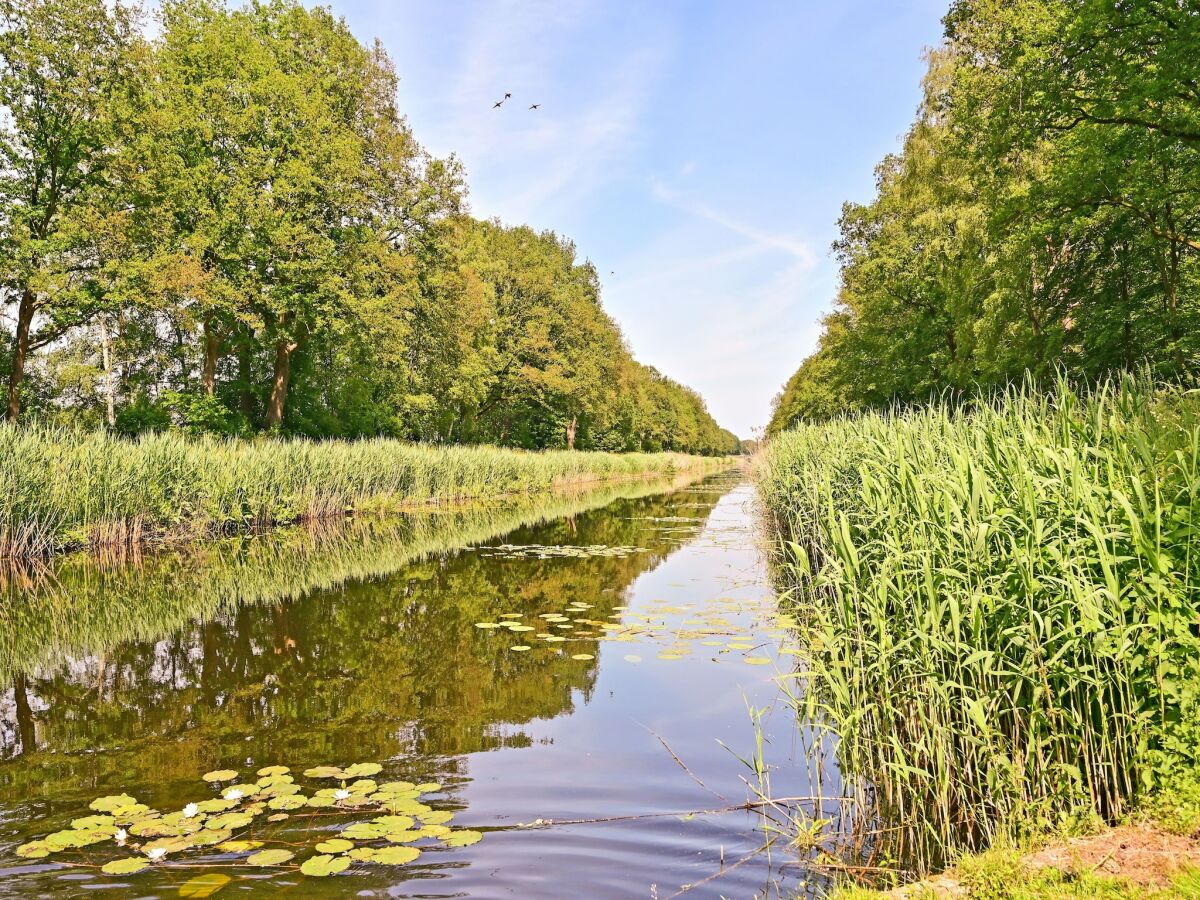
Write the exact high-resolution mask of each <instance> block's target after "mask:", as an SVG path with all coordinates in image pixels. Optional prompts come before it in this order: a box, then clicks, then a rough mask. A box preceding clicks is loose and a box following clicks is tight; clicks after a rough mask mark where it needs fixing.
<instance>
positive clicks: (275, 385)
mask: <svg viewBox="0 0 1200 900" xmlns="http://www.w3.org/2000/svg"><path fill="white" fill-rule="evenodd" d="M295 349H296V345H295V344H291V343H288V342H287V341H286V340H281V341H277V342H276V343H275V374H274V377H272V379H271V399H270V401H269V402H268V403H267V429H268V430H270V429H273V428H278V427H279V425H280V424H281V423H282V422H283V407H284V404H285V403H286V402H287V391H288V380H289V379H290V378H291V377H292V351H293V350H295Z"/></svg>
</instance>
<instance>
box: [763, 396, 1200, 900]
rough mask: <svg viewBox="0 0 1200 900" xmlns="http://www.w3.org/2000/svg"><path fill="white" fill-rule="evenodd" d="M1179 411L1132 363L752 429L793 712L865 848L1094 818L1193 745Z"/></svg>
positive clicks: (1187, 485) (872, 850)
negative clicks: (1101, 379) (809, 728)
mask: <svg viewBox="0 0 1200 900" xmlns="http://www.w3.org/2000/svg"><path fill="white" fill-rule="evenodd" d="M1198 413H1200V404H1198V403H1197V398H1196V397H1195V396H1194V395H1193V394H1190V393H1189V392H1186V391H1184V390H1181V389H1175V388H1165V387H1157V386H1154V385H1151V384H1149V383H1147V382H1143V381H1138V380H1136V379H1132V378H1130V379H1126V380H1124V381H1122V382H1120V383H1111V384H1106V385H1101V386H1099V387H1097V388H1096V389H1094V390H1093V391H1090V392H1088V393H1086V394H1084V393H1078V392H1075V391H1073V390H1071V389H1070V388H1068V387H1067V386H1066V385H1061V384H1060V385H1059V386H1058V389H1057V391H1056V392H1054V393H1052V394H1048V395H1046V394H1038V393H1035V392H1033V391H1030V390H1024V391H1021V390H1014V391H1012V392H1010V393H1008V394H1006V395H1004V396H1001V397H997V398H995V399H994V400H993V401H992V402H987V403H980V404H976V405H974V406H971V407H970V408H958V409H949V408H936V407H935V408H928V409H922V410H915V411H910V412H903V413H896V414H889V415H882V414H870V415H864V416H862V417H857V418H850V419H843V420H839V421H834V422H830V423H827V424H822V425H802V426H800V427H798V428H796V429H794V430H792V431H789V432H787V433H785V434H783V435H781V436H779V437H778V438H776V439H775V440H774V441H773V442H772V444H771V445H770V447H769V448H768V449H767V451H766V454H765V457H764V458H763V459H762V460H761V462H760V463H759V467H758V477H759V481H760V485H761V489H762V493H763V496H764V498H765V500H766V503H767V505H768V507H769V509H770V510H771V512H772V514H773V515H774V517H775V520H776V523H777V525H778V526H779V529H780V531H781V533H782V536H783V540H782V541H781V547H782V549H781V552H780V572H781V577H782V578H783V581H784V584H785V586H786V587H787V588H788V590H790V591H791V599H793V600H794V602H795V603H796V604H797V607H798V617H799V618H800V619H801V621H802V622H803V623H804V627H805V628H806V630H807V632H808V639H809V645H810V648H811V656H810V659H809V668H808V671H807V683H806V691H805V693H804V695H803V701H802V702H803V703H804V704H805V705H806V709H805V710H804V712H805V714H806V715H807V716H809V717H811V718H812V719H813V720H814V721H821V722H825V723H827V724H828V725H829V727H830V728H831V729H832V730H833V731H834V732H835V733H836V734H837V735H838V744H837V755H838V761H839V764H840V766H841V768H842V772H843V775H844V777H845V779H846V781H847V786H848V790H849V791H850V792H851V793H852V794H853V795H854V796H855V797H856V802H855V803H854V804H853V805H854V808H855V815H856V816H857V822H858V823H859V825H860V827H861V828H862V830H863V833H864V834H865V833H866V832H867V831H872V832H873V835H872V836H871V837H869V838H864V840H863V842H862V845H861V848H862V852H863V853H864V854H866V855H868V856H869V858H870V860H871V862H872V863H873V864H876V865H882V866H885V867H894V868H895V869H896V870H897V871H902V872H904V873H905V874H906V875H907V876H909V877H912V876H917V877H920V876H924V875H925V874H927V873H928V872H930V871H936V870H938V869H939V868H941V867H943V866H944V865H946V864H948V863H949V862H951V861H952V860H954V859H957V858H959V856H960V855H961V854H963V853H971V852H982V851H985V850H987V849H988V848H990V847H993V846H997V845H1003V844H1005V843H1008V844H1010V845H1019V844H1020V842H1021V841H1022V840H1026V839H1028V837H1029V836H1030V835H1037V834H1044V833H1047V832H1053V831H1056V830H1059V829H1064V828H1066V829H1078V828H1081V827H1088V826H1090V825H1092V824H1095V823H1104V822H1114V821H1117V820H1120V819H1121V818H1122V817H1124V816H1126V815H1128V814H1130V813H1131V812H1132V811H1133V810H1135V809H1136V808H1137V805H1138V804H1139V803H1140V802H1141V801H1142V799H1143V798H1144V797H1145V796H1146V794H1147V792H1148V791H1149V790H1150V789H1152V788H1153V787H1154V786H1155V785H1156V784H1161V783H1163V780H1164V779H1165V778H1167V777H1169V776H1168V773H1170V772H1172V771H1178V769H1179V767H1186V766H1188V765H1191V764H1193V763H1194V761H1195V760H1194V755H1193V754H1194V748H1195V747H1196V746H1197V745H1198V744H1200V742H1197V741H1196V740H1195V736H1196V733H1197V732H1196V727H1195V718H1196V707H1197V704H1196V699H1197V689H1198V686H1200V652H1198V651H1200V641H1198V639H1197V636H1196V634H1195V623H1196V621H1197V604H1198V602H1200V529H1197V522H1198V521H1200V515H1198V514H1200V415H1198ZM981 896H987V894H981Z"/></svg>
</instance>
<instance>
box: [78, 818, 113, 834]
mask: <svg viewBox="0 0 1200 900" xmlns="http://www.w3.org/2000/svg"><path fill="white" fill-rule="evenodd" d="M71 827H72V828H78V829H81V830H83V831H93V830H100V829H102V828H112V829H114V830H115V829H116V827H117V820H116V819H114V818H113V817H112V816H105V815H99V816H84V817H83V818H81V819H72V820H71Z"/></svg>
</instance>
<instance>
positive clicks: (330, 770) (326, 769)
mask: <svg viewBox="0 0 1200 900" xmlns="http://www.w3.org/2000/svg"><path fill="white" fill-rule="evenodd" d="M304 777H305V778H337V779H342V778H345V777H346V773H345V772H343V771H342V770H341V769H340V768H338V767H337V766H313V767H312V768H311V769H305V770H304Z"/></svg>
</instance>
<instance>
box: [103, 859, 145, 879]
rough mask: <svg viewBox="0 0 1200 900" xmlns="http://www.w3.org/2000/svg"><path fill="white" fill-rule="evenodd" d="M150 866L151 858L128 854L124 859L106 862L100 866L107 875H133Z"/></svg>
mask: <svg viewBox="0 0 1200 900" xmlns="http://www.w3.org/2000/svg"><path fill="white" fill-rule="evenodd" d="M148 868H150V860H148V859H143V858H142V857H140V856H126V857H124V858H123V859H114V860H110V861H109V862H106V863H105V864H104V865H102V866H101V867H100V871H101V872H103V873H104V874H105V875H133V874H134V873H135V872H141V871H142V870H143V869H148Z"/></svg>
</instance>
